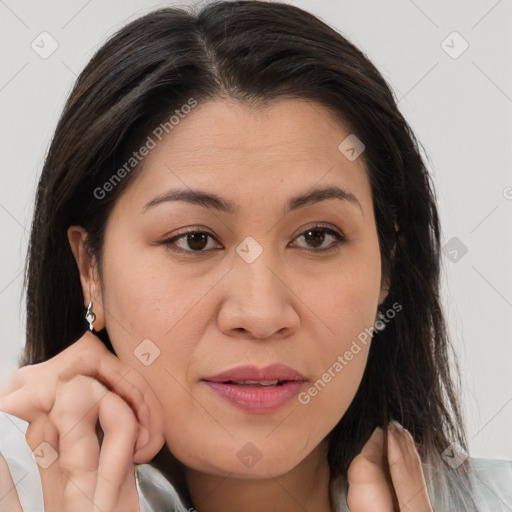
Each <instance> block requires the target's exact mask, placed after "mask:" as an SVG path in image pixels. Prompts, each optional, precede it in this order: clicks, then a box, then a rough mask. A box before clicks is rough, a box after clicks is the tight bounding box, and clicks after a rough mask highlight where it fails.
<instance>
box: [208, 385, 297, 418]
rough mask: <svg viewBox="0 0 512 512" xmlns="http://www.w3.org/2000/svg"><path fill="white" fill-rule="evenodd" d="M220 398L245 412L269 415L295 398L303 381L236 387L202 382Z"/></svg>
mask: <svg viewBox="0 0 512 512" xmlns="http://www.w3.org/2000/svg"><path fill="white" fill-rule="evenodd" d="M203 382H204V383H205V384H207V385H208V386H209V387H210V388H211V389H213V390H214V391H216V392H217V393H218V394H219V395H220V396H221V397H222V398H224V399H225V400H227V401H228V402H230V403H231V404H233V405H234V406H236V407H238V408H239V409H242V410H244V411H246V412H252V413H257V414H258V413H259V414H264V413H269V412H274V411H277V410H278V409H279V408H281V407H282V406H283V405H285V404H286V403H287V402H289V401H290V400H291V399H292V398H293V397H294V396H296V395H297V394H298V393H299V391H300V388H301V387H302V385H303V384H304V382H303V381H288V382H286V383H285V384H281V385H280V386H266V387H264V386H259V387H257V386H237V385H236V384H227V383H224V382H211V381H209V380H205V381H203Z"/></svg>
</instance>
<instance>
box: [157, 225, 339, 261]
mask: <svg viewBox="0 0 512 512" xmlns="http://www.w3.org/2000/svg"><path fill="white" fill-rule="evenodd" d="M300 238H303V239H304V240H305V242H306V244H308V245H310V246H313V249H311V248H308V247H303V248H304V249H306V250H307V251H310V252H328V251H332V250H336V249H337V248H338V247H339V246H340V245H341V244H342V243H343V242H346V238H345V237H344V236H343V235H341V234H340V233H338V232H337V231H335V230H334V229H331V228H328V227H326V226H319V225H315V226H312V227H311V228H308V229H307V230H306V231H303V232H302V233H301V234H300V235H299V236H298V237H296V238H295V240H298V239H300ZM329 238H331V239H334V241H333V242H331V244H328V245H327V246H323V247H322V245H323V244H324V243H325V242H326V240H327V241H328V240H329ZM209 239H211V240H215V238H214V237H213V235H211V234H210V233H208V232H207V231H198V230H195V231H194V230H191V231H186V232H184V233H181V234H178V235H176V236H174V237H172V238H169V239H167V240H164V241H162V244H164V245H166V246H167V247H168V248H169V249H170V250H172V251H175V252H180V253H188V254H191V253H201V252H209V251H211V250H215V247H211V244H210V243H209ZM215 241H216V240H215ZM221 247H222V246H221ZM299 247H301V246H299Z"/></svg>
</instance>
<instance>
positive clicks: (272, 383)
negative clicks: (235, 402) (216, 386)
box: [231, 379, 279, 386]
mask: <svg viewBox="0 0 512 512" xmlns="http://www.w3.org/2000/svg"><path fill="white" fill-rule="evenodd" d="M231 382H233V384H238V385H240V386H251V385H252V386H254V385H262V386H275V385H276V384H277V383H278V382H279V379H274V380H233V381H231Z"/></svg>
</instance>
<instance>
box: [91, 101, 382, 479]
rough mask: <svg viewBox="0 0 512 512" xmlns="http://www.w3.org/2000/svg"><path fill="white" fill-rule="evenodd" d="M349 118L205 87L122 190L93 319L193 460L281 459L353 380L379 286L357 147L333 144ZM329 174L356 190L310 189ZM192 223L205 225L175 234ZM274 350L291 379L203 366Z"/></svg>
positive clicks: (337, 410) (263, 360)
mask: <svg viewBox="0 0 512 512" xmlns="http://www.w3.org/2000/svg"><path fill="white" fill-rule="evenodd" d="M349 135H350V132H349V131H347V129H346V128H344V127H343V126H342V125H340V124H339V123H335V122H334V121H333V119H332V118H330V117H329V116H328V112H327V110H325V108H324V107H322V106H320V105H317V104H313V103H311V102H306V101H299V100H287V101H282V102H274V103H272V104H271V106H270V107H266V108H262V109H251V108H249V107H248V106H246V105H244V104H240V103H235V102H233V103H228V102H220V101H218V102H208V103H204V104H200V105H198V106H197V107H196V108H195V109H193V110H192V111H191V112H190V113H189V114H188V115H186V116H183V118H181V119H180V121H179V123H178V124H175V125H174V127H173V128H172V130H170V131H169V134H168V135H166V136H165V137H163V138H162V140H161V141H159V140H158V139H157V138H156V137H154V136H153V139H154V141H155V142H156V145H155V147H153V148H151V149H149V152H148V154H147V155H146V156H145V157H144V158H143V161H142V162H143V163H142V165H143V169H142V171H141V172H140V173H139V174H138V175H137V176H136V177H135V176H134V181H133V182H132V183H131V184H130V186H129V187H128V188H127V190H126V192H125V193H124V194H123V195H122V196H121V197H120V198H119V200H118V201H117V203H116V205H115V207H114V210H113V212H112V214H111V216H110V218H109V221H108V225H107V229H106V235H105V246H104V253H103V254H104V260H103V273H104V280H103V282H102V288H101V290H98V289H97V288H94V290H95V292H93V297H95V298H96V302H95V307H94V309H95V311H96V313H97V314H99V316H98V320H97V322H96V329H98V328H101V327H102V326H103V325H106V328H107V331H108V334H109V336H110V339H111V341H112V344H113V347H114V349H115V351H116V353H117V354H118V356H119V357H120V358H121V360H123V361H124V362H126V363H128V364H129V365H131V366H133V367H134V368H135V369H137V371H139V372H140V373H142V374H143V375H144V376H145V378H146V379H147V381H148V382H149V384H150V385H151V387H152V388H153V390H154V392H155V393H156V395H157V397H158V398H159V400H160V402H161V404H162V406H163V408H164V411H165V437H166V441H167V445H168V447H169V448H170V450H171V451H172V452H173V454H174V455H175V456H176V457H177V458H178V459H179V460H181V461H182V462H183V463H184V464H185V465H186V466H188V467H189V468H193V469H195V470H197V471H201V472H206V473H210V474H217V475H225V474H227V473H231V474H232V475H237V476H238V477H240V478H250V477H256V478H259V477H268V474H269V473H270V474H272V475H279V474H283V473H285V472H287V471H289V470H290V469H291V468H293V467H295V466H297V465H298V464H299V463H300V462H301V461H302V460H303V459H304V458H305V457H306V456H307V455H308V454H310V453H311V452H312V451H313V450H314V449H315V448H316V447H319V445H320V443H321V441H322V440H323V439H324V438H325V436H326V435H327V434H328V433H329V431H330V430H331V429H332V428H333V427H334V426H335V425H336V424H337V423H338V421H339V420H340V418H341V417H342V416H343V414H344V413H345V411H346V410H347V407H348V406H349V404H350V402H351V401H352V399H353V397H354V394H355V392H356V390H357V388H358V385H359V383H360V381H361V377H362V374H363V370H364V367H365V364H366V360H367V354H368V348H369V343H368V342H367V341H368V336H366V343H363V342H361V339H362V338H364V336H361V334H362V333H364V332H365V329H369V328H370V327H371V326H373V324H374V322H375V318H376V313H377V306H378V303H379V301H380V300H382V299H383V298H384V296H385V293H384V292H381V285H382V286H384V283H381V261H380V253H379V245H378V239H377V232H376V226H375V220H374V214H373V208H372V198H371V191H370V184H369V181H368V177H367V174H366V171H365V167H364V164H363V160H362V158H356V159H353V155H352V153H353V152H351V151H348V152H346V149H347V148H346V147H345V146H343V148H344V151H345V153H344V152H342V151H341V150H340V149H339V147H338V146H339V145H340V143H342V142H343V141H344V140H345V139H346V138H347V137H348V136H349ZM350 140H351V139H349V141H350ZM345 144H349V142H346V143H345ZM150 145H151V146H152V144H150ZM349 145H350V144H349ZM356 149H357V148H356ZM356 154H357V153H356ZM346 155H347V156H350V157H351V158H347V156H346ZM327 187H331V188H332V189H334V188H335V187H336V188H339V189H340V190H343V191H345V193H346V194H347V195H348V197H349V198H352V199H346V198H345V199H343V197H342V195H341V194H340V195H339V196H338V197H335V195H333V194H322V193H321V192H318V191H320V190H322V189H324V188H327ZM177 191H180V194H181V196H179V195H177ZM199 191H201V193H202V194H205V195H204V196H203V197H202V198H201V197H199V196H197V194H198V192H199ZM171 193H172V194H173V197H174V199H173V200H171V199H172V196H171ZM193 194H196V196H193ZM206 194H207V195H208V197H207V196H206ZM349 194H351V195H349ZM166 195H169V197H168V200H166V199H165V197H166ZM180 197H181V199H180ZM156 198H159V199H158V200H157V201H155V199H156ZM308 198H309V199H308ZM176 199H178V200H176ZM148 203H153V204H152V205H150V206H147V205H148ZM228 205H229V207H228ZM310 230H312V231H310ZM315 230H316V231H315ZM322 230H323V231H322ZM188 232H199V233H196V234H195V235H192V236H188V237H187V236H186V235H185V236H181V238H178V236H179V235H184V234H185V233H188ZM337 235H340V236H344V237H345V238H346V241H343V242H340V241H338V240H337ZM170 239H174V241H170ZM358 336H359V338H358ZM148 340H149V341H148ZM358 340H359V341H358ZM354 341H356V344H355V345H354ZM356 347H358V348H356ZM276 363H279V364H281V365H286V366H287V367H289V368H290V369H292V370H294V371H295V372H297V374H301V375H302V376H303V381H300V379H299V380H295V382H293V379H295V378H300V375H296V376H295V377H293V376H292V375H290V374H286V373H282V374H281V373H279V372H277V374H275V375H277V378H279V377H281V380H289V379H291V380H292V382H288V383H285V384H284V385H271V384H272V383H271V382H267V383H265V384H267V385H268V387H266V386H265V385H262V384H261V383H259V382H258V383H252V384H251V383H249V384H247V382H245V383H244V382H241V383H239V384H231V385H230V384H226V383H217V384H216V385H215V384H211V382H210V383H208V382H206V381H207V380H208V378H212V379H213V376H215V375H218V374H220V373H224V372H228V373H229V371H230V370H232V369H235V368H237V367H240V366H245V365H251V366H253V367H255V368H256V369H263V368H266V367H267V366H269V365H273V364H276ZM273 375H274V374H271V375H270V376H269V375H264V374H261V375H259V376H258V375H256V376H254V375H252V374H245V375H237V376H235V378H234V379H229V378H226V376H225V377H224V378H222V377H221V378H219V379H218V380H220V381H222V382H225V381H227V380H240V381H245V380H247V379H249V380H258V381H260V380H261V379H265V377H272V376H273ZM227 377H229V375H228V376H227ZM244 377H245V378H244ZM250 377H253V379H251V378H250ZM265 380H272V379H271V378H267V379H265ZM230 393H231V394H232V397H233V398H232V399H228V398H227V397H226V394H230Z"/></svg>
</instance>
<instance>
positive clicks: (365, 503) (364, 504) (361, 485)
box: [347, 423, 433, 512]
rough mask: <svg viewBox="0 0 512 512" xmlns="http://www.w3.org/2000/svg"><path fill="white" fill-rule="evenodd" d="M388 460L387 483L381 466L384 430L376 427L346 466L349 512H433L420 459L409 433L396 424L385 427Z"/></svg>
mask: <svg viewBox="0 0 512 512" xmlns="http://www.w3.org/2000/svg"><path fill="white" fill-rule="evenodd" d="M388 433H389V436H388V439H389V442H388V461H389V467H390V472H391V482H389V479H388V478H386V475H385V472H384V467H383V456H382V453H383V439H384V432H383V430H382V429H381V428H380V427H377V428H376V429H375V430H374V432H373V434H372V436H371V437H370V439H369V440H368V441H367V442H366V444H365V445H364V447H363V449H362V451H361V453H360V454H359V455H358V456H357V457H355V458H354V460H353V461H352V463H351V464H350V466H349V468H348V479H349V481H350V487H349V490H348V494H347V503H348V506H349V508H350V510H351V512H394V511H395V506H394V504H393V503H394V497H393V494H395V495H396V498H397V500H398V507H399V510H400V512H433V508H432V504H431V503H430V499H429V497H428V494H427V486H426V482H425V475H424V474H423V469H422V467H421V459H420V456H419V454H418V451H417V450H416V446H415V445H414V440H413V438H412V436H411V434H410V433H409V432H408V431H407V430H405V429H404V428H403V427H402V426H401V425H399V424H398V423H392V424H391V425H390V427H389V431H388Z"/></svg>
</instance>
